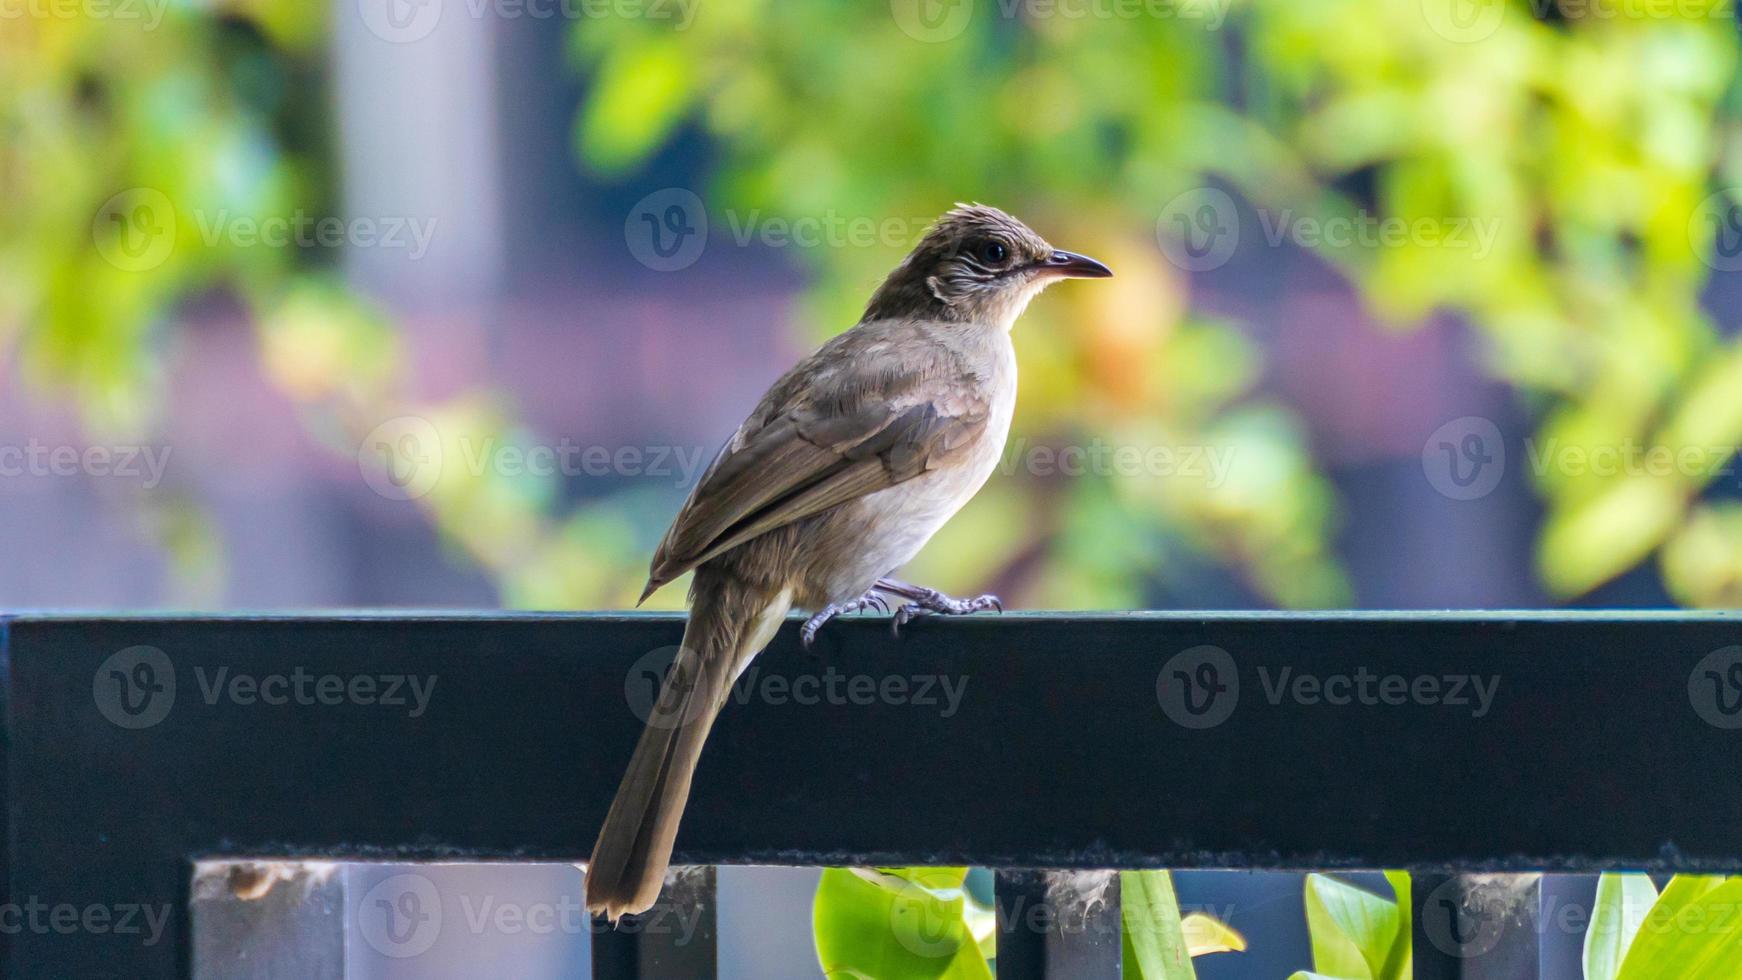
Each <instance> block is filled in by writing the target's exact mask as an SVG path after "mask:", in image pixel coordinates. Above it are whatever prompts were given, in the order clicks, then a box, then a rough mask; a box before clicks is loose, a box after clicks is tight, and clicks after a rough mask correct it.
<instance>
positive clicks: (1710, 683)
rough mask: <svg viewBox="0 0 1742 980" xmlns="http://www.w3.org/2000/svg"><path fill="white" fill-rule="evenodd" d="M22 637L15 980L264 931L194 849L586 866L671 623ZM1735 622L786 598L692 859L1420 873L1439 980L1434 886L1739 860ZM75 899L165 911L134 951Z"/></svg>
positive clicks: (601, 953)
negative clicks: (855, 609) (197, 878)
mask: <svg viewBox="0 0 1742 980" xmlns="http://www.w3.org/2000/svg"><path fill="white" fill-rule="evenodd" d="M0 628H3V630H4V632H3V639H0V647H3V653H4V664H5V671H4V677H5V686H4V698H5V700H4V719H3V722H4V735H5V741H4V751H5V755H6V774H7V778H6V784H5V793H6V807H5V813H6V821H7V836H6V852H5V861H6V869H5V871H6V873H5V876H4V880H5V887H6V892H7V894H6V895H5V896H4V898H5V906H4V908H5V909H6V910H7V911H8V912H11V913H16V914H17V915H16V916H15V918H14V919H13V921H14V922H18V923H22V925H21V927H19V928H0V938H3V939H4V940H5V941H6V943H7V949H6V961H7V963H8V965H9V967H10V969H9V974H10V975H11V976H15V977H57V978H59V977H71V976H77V977H126V978H129V980H134V978H150V977H180V976H189V975H193V974H196V973H198V974H201V975H206V974H209V973H211V970H212V969H220V968H219V967H213V966H210V965H209V964H207V963H205V962H204V961H202V960H201V955H202V953H201V951H200V950H197V949H196V948H195V947H196V943H195V942H194V938H195V936H196V933H198V934H199V935H201V936H202V937H205V936H207V935H211V936H216V937H218V938H220V939H223V940H224V942H227V943H230V944H232V945H233V944H234V943H236V942H238V941H240V940H239V939H238V936H237V933H236V930H238V929H240V930H243V931H244V932H245V931H246V930H247V929H250V928H255V929H260V930H263V931H267V930H270V929H271V928H273V927H272V925H271V923H269V922H266V921H264V920H262V921H260V922H253V923H252V924H251V920H250V919H249V917H248V916H241V917H234V916H232V917H230V918H225V917H224V916H223V915H221V914H218V913H214V914H213V915H212V917H211V918H210V919H209V921H210V922H214V923H215V922H223V923H227V924H226V925H225V926H224V928H223V929H218V930H217V931H216V932H209V931H207V930H203V929H202V930H196V928H195V927H194V924H193V923H192V919H193V916H192V915H191V914H190V912H189V908H190V902H192V901H193V900H194V899H195V898H196V896H195V895H194V890H195V888H196V885H195V882H194V874H193V869H194V863H195V862H197V861H202V860H209V859H225V858H267V859H305V860H306V859H338V860H348V859H354V860H366V861H375V860H380V861H395V862H406V861H424V860H442V861H455V860H457V861H578V860H584V859H585V857H586V855H587V853H588V852H589V851H590V849H591V845H592V842H593V841H592V838H593V834H594V833H595V831H596V829H597V827H598V824H599V821H600V819H601V817H602V816H603V814H604V812H605V808H606V806H607V804H608V802H609V800H610V798H611V794H612V792H613V790H614V789H615V787H616V782H617V778H618V776H619V774H620V768H621V766H622V765H623V762H624V760H625V759H626V758H627V757H628V754H629V750H630V748H631V746H632V744H633V742H634V740H635V737H636V735H637V733H638V731H639V728H640V725H641V720H640V719H639V718H638V717H637V712H638V710H643V709H644V707H645V705H647V704H650V703H651V698H652V691H653V688H654V686H655V685H656V684H657V681H658V678H659V676H660V672H661V671H662V670H663V667H664V665H665V663H666V662H668V661H669V658H670V652H671V649H670V645H671V644H675V643H677V642H678V639H679V637H680V634H681V621H680V620H679V619H678V618H676V617H673V616H666V615H615V614H613V615H586V614H582V615H562V616H542V615H518V616H458V615H456V616H441V615H428V616H425V615H381V616H358V617H330V616H321V617H264V618H243V617H235V618H215V619H213V618H173V617H163V618H158V617H152V618H110V617H93V618H82V617H47V616H15V617H11V618H9V619H6V620H5V621H4V622H3V626H0ZM1738 644H1742V621H1738V619H1736V618H1735V617H1732V616H1729V615H1723V614H1699V615H1681V614H1664V615H1656V614H1645V613H1639V614H1579V615H1537V614H1529V615H1513V614H1492V615H1415V614H1372V615H1367V614H1349V615H1341V614H1339V615H1304V614H1303V615H1235V614H1220V613H1207V614H1169V615H1158V614H1133V615H1118V614H1113V615H1057V614H1054V615H1014V614H1013V615H1006V616H1002V617H986V618H976V619H972V620H959V621H950V622H926V623H921V624H918V625H916V626H914V627H912V628H911V629H910V630H909V631H908V632H907V633H906V634H904V635H903V637H902V638H901V639H899V640H897V639H893V638H891V636H890V634H889V631H888V629H887V626H886V624H885V623H884V622H883V621H877V620H852V621H844V622H841V623H838V624H834V625H831V626H830V627H829V628H828V629H827V630H826V631H825V633H824V635H823V637H822V639H821V640H820V641H819V643H818V645H817V647H816V648H815V650H813V651H811V652H810V653H806V652H804V651H802V650H801V649H800V648H799V645H798V643H797V640H796V634H795V630H794V629H792V628H789V629H787V630H786V631H785V632H783V633H782V634H781V636H780V637H779V638H778V639H777V640H776V641H775V643H774V644H773V646H771V647H770V648H769V650H768V651H767V653H765V654H764V655H763V656H762V657H761V658H759V659H758V660H757V661H756V662H755V664H754V665H753V667H752V668H751V670H750V672H748V673H746V675H745V677H744V678H741V679H740V684H739V686H738V688H737V689H736V690H735V695H734V702H735V703H733V704H732V705H731V706H730V707H729V708H728V710H727V711H726V713H725V715H724V716H723V717H722V719H721V721H720V723H719V726H718V728H717V729H716V730H715V732H714V735H713V737H712V739H711V741H710V742H709V745H708V749H707V753H706V756H705V758H704V760H703V765H702V767H701V771H700V773H699V774H698V776H697V778H696V782H695V785H694V790H693V797H692V802H691V811H690V814H689V818H688V820H687V821H686V823H685V825H684V829H683V832H682V833H681V834H680V836H679V838H678V845H677V859H678V861H679V862H680V863H683V864H687V865H703V866H706V865H719V864H787V865H855V866H857V865H879V864H881V865H890V864H973V865H985V866H991V867H994V868H999V869H1006V870H1008V871H1009V872H1010V873H1008V874H1004V875H1002V876H1001V877H1000V904H1001V905H1002V906H1004V907H1005V908H1007V909H1008V908H1009V907H1010V904H1011V902H1013V901H1015V900H1017V899H1019V898H1021V897H1023V896H1027V897H1028V898H1035V897H1037V896H1044V894H1045V887H1044V884H1045V876H1043V875H1035V874H1033V873H1031V870H1030V869H1052V870H1057V871H1072V870H1077V871H1090V870H1094V869H1108V868H1148V867H1174V868H1288V869H1307V868H1317V869H1334V868H1406V869H1409V870H1410V871H1412V872H1415V873H1418V874H1419V875H1421V876H1423V877H1421V878H1419V879H1418V881H1419V882H1420V884H1419V885H1418V887H1417V888H1416V889H1415V892H1416V905H1417V910H1416V911H1417V914H1416V917H1415V922H1416V930H1417V938H1418V943H1417V956H1416V964H1417V973H1416V975H1417V976H1418V977H1441V976H1466V977H1468V976H1478V975H1487V974H1483V973H1482V972H1481V971H1482V969H1483V964H1484V963H1487V964H1493V963H1495V962H1498V958H1497V957H1494V956H1487V957H1484V956H1474V955H1471V951H1472V949H1473V947H1472V946H1471V943H1473V942H1475V941H1476V940H1478V939H1480V940H1481V941H1482V942H1484V943H1486V944H1487V946H1488V947H1493V946H1495V945H1496V943H1495V942H1494V941H1493V937H1492V936H1491V935H1485V934H1484V932H1483V930H1482V929H1481V928H1478V927H1479V926H1480V925H1481V923H1474V924H1472V923H1471V922H1467V921H1461V920H1459V919H1458V918H1457V917H1458V915H1460V914H1461V913H1460V911H1459V906H1458V903H1457V902H1455V901H1449V900H1447V896H1448V895H1455V894H1456V893H1457V888H1456V887H1455V886H1456V884H1457V882H1458V881H1459V880H1460V879H1459V878H1457V877H1447V876H1456V875H1461V874H1468V873H1471V872H1478V871H1595V870H1608V869H1629V870H1658V871H1695V870H1697V871H1714V872H1729V871H1737V870H1742V824H1739V823H1738V820H1737V815H1738V814H1742V778H1739V777H1742V646H1738ZM1428 876H1435V877H1428ZM695 882H700V883H699V884H696V883H695ZM695 882H692V887H691V890H690V892H689V893H687V896H686V897H685V898H684V899H683V900H685V901H691V902H701V903H702V904H704V905H705V904H708V903H710V902H711V877H706V876H701V877H697V878H696V879H695ZM1448 882H1449V883H1450V885H1449V886H1448V885H1447V883H1448ZM245 884H246V883H244V886H245ZM1420 885H1429V887H1421V886H1420ZM234 890H235V891H236V892H237V893H246V892H247V891H248V889H247V888H246V887H243V886H239V887H237V888H236V889H234ZM31 907H38V908H47V909H49V910H50V911H49V912H47V913H44V914H45V915H46V916H47V918H45V919H44V920H43V924H41V925H39V926H33V925H31V924H30V920H29V918H28V915H26V914H25V912H26V910H28V909H29V908H31ZM59 907H66V908H72V909H75V910H82V909H93V908H95V909H101V910H104V911H103V913H102V914H103V916H105V917H107V919H118V918H119V916H120V915H121V914H122V910H126V909H136V910H138V911H137V912H136V913H135V914H136V915H137V914H143V912H145V911H149V910H162V914H163V916H165V919H164V922H163V927H162V930H161V934H160V935H159V936H158V937H157V939H156V940H155V941H147V940H148V939H149V935H148V934H147V933H145V932H144V931H140V930H134V931H126V930H123V929H121V928H119V923H118V922H116V921H105V922H104V923H95V922H92V921H89V920H88V919H81V920H80V921H76V922H72V923H71V924H70V927H67V928H61V927H59V926H57V925H56V924H55V922H54V921H53V914H54V913H53V911H52V910H53V909H55V908H59ZM262 907H264V906H262ZM710 915H711V913H710ZM1436 916H1437V917H1438V918H1437V919H1436ZM1448 917H1450V918H1448ZM277 918H278V919H281V920H282V919H287V918H289V919H294V918H295V917H294V916H289V917H287V916H282V915H281V916H278V917H277ZM1115 919H1116V917H1115ZM144 921H145V920H143V919H141V920H139V924H142V923H143V922H144ZM324 921H325V920H324V919H316V920H309V921H303V922H301V924H300V925H297V926H296V928H299V929H303V930H304V932H301V933H296V935H299V936H303V937H304V938H303V940H302V942H303V945H305V946H306V945H308V944H310V943H313V944H317V945H318V943H319V942H322V941H326V940H322V939H320V937H321V936H323V935H326V936H328V937H329V939H331V936H332V934H331V933H330V932H329V933H323V932H321V926H320V923H321V922H324ZM311 922H312V924H311ZM63 924H65V923H63ZM6 925H7V922H6V920H5V919H4V918H0V927H4V926H6ZM214 928H215V927H214ZM1006 929H1007V931H1006V934H1005V937H1004V942H1003V943H1002V944H1001V955H1000V957H999V960H1000V962H999V967H1000V972H1001V975H1003V976H1015V977H1034V976H1041V975H1044V974H1045V972H1046V971H1047V969H1048V967H1047V964H1048V963H1051V964H1052V967H1051V969H1052V975H1054V976H1058V975H1067V976H1083V977H1088V976H1095V975H1117V969H1118V967H1117V956H1115V955H1108V954H1107V951H1106V945H1105V943H1104V942H1103V943H1101V944H1100V945H1099V946H1094V945H1093V944H1092V943H1085V942H1084V941H1083V940H1081V939H1079V938H1076V937H1080V936H1085V935H1086V936H1089V937H1091V939H1093V938H1094V937H1095V936H1096V935H1097V932H1096V931H1095V930H1086V931H1082V932H1079V933H1076V934H1072V933H1070V932H1069V931H1068V930H1061V931H1059V932H1057V933H1056V934H1047V935H1031V934H1024V933H1023V931H1022V927H1021V926H1020V925H1011V924H1007V926H1006ZM226 930H228V931H226ZM309 930H312V931H309ZM712 936H713V929H712V926H711V918H710V919H709V924H708V927H707V928H705V929H701V930H699V931H698V932H696V933H695V937H699V939H698V938H695V937H692V941H695V942H701V943H704V944H711V943H712ZM1447 937H1450V938H1447ZM242 938H244V939H245V938H246V936H245V935H244V936H243V937H242ZM342 938H343V937H342V935H341V936H339V938H338V939H332V940H331V941H341V942H342ZM202 941H204V940H203V939H202ZM214 941H215V940H214ZM658 945H659V943H658V940H657V939H656V938H654V937H650V936H647V935H645V934H643V935H639V936H625V935H622V934H618V935H613V936H610V937H607V938H605V939H603V940H602V941H599V942H596V943H595V951H596V965H597V967H598V969H599V975H601V976H637V975H639V976H662V975H675V976H690V975H694V974H693V973H689V974H686V973H684V972H682V971H694V970H697V969H704V967H701V966H697V964H709V963H712V961H713V954H712V949H711V945H709V947H708V948H705V949H691V950H684V951H673V950H669V949H666V950H661V949H659V948H657V947H658ZM1499 945H1501V946H1502V948H1505V946H1506V944H1504V943H1501V944H1499ZM1116 946H1117V944H1116V943H1115V944H1113V948H1114V949H1115V950H1116ZM306 952H309V951H308V950H305V953H306ZM316 952H319V951H316ZM311 955H312V954H311ZM323 962H324V961H323ZM662 962H663V963H667V964H668V965H669V964H673V963H676V964H682V965H679V966H666V967H662V966H661V965H660V964H661V963H662ZM1061 964H1075V965H1071V966H1068V967H1067V966H1065V965H1061ZM707 969H711V968H707ZM662 970H663V971H666V972H662ZM672 970H676V971H679V972H676V973H673V972H670V971H672ZM1107 970H1111V971H1112V972H1111V973H1107V972H1106V971H1107ZM212 975H223V974H222V973H221V972H220V973H217V974H212Z"/></svg>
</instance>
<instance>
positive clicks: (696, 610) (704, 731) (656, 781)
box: [586, 569, 790, 921]
mask: <svg viewBox="0 0 1742 980" xmlns="http://www.w3.org/2000/svg"><path fill="white" fill-rule="evenodd" d="M789 604H790V603H789V601H788V599H787V597H786V596H785V595H784V594H783V595H780V596H777V597H774V598H773V599H769V598H767V597H765V596H755V595H751V594H749V593H748V592H746V591H745V590H744V589H742V588H741V587H739V586H737V585H735V584H734V583H732V582H730V581H724V580H719V579H715V578H713V577H712V576H709V575H707V574H706V570H705V569H704V570H702V571H699V572H698V578H697V582H696V587H695V589H694V592H693V603H692V605H691V609H690V618H689V623H688V625H687V626H686V627H685V628H684V638H683V646H682V648H681V649H680V650H679V651H678V655H677V659H676V660H675V661H674V662H673V664H672V669H671V670H670V671H669V672H668V673H667V674H666V677H665V681H664V683H663V685H662V686H661V688H660V692H659V700H658V702H657V703H656V705H655V706H654V709H653V714H652V716H651V717H650V718H649V720H648V724H647V727H646V729H644V730H643V731H642V733H641V740H640V741H639V742H638V743H637V744H636V746H635V754H634V755H633V756H632V757H631V758H630V760H629V769H628V771H626V772H625V773H624V774H623V782H622V783H621V784H620V785H619V786H618V789H617V797H616V799H614V800H612V801H611V809H610V812H608V813H607V814H606V816H605V825H604V827H603V828H602V829H600V831H599V840H598V843H596V844H594V845H593V857H592V860H591V861H589V862H588V864H587V879H586V888H587V910H588V911H589V912H592V913H595V914H598V913H603V914H604V915H605V916H606V917H607V918H609V919H611V920H612V921H616V920H617V918H618V917H620V916H623V915H630V914H634V913H637V912H643V911H646V910H647V909H649V908H651V907H652V906H653V904H654V902H656V901H657V900H658V899H659V890H660V886H661V885H662V884H663V883H664V881H665V872H666V867H667V865H669V864H670V862H671V850H672V843H673V841H674V840H675V839H676V838H677V828H678V822H679V820H680V819H681V818H682V816H683V809H684V804H685V803H686V802H688V800H689V793H690V778H691V777H692V776H693V775H694V773H695V768H696V762H697V760H699V759H700V758H701V754H702V744H703V743H704V742H705V741H706V740H707V737H708V732H709V730H710V729H712V728H713V725H714V719H715V718H716V717H718V715H719V713H720V709H721V708H722V707H724V705H725V703H726V696H727V693H728V691H729V689H730V687H731V684H732V682H733V681H734V680H736V679H737V677H738V674H739V672H740V671H741V670H742V669H743V667H744V665H745V664H747V663H748V662H749V660H750V658H751V657H754V656H755V655H756V654H757V653H758V652H760V651H761V649H762V647H763V646H764V645H766V644H767V642H768V640H769V639H771V638H772V636H773V633H774V631H775V629H777V628H778V627H779V625H780V620H781V619H782V618H783V617H784V616H785V615H786V611H787V607H788V605H789Z"/></svg>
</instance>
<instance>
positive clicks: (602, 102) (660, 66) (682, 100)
mask: <svg viewBox="0 0 1742 980" xmlns="http://www.w3.org/2000/svg"><path fill="white" fill-rule="evenodd" d="M694 65H695V57H694V55H693V54H691V53H690V52H689V51H687V50H685V49H684V48H683V47H682V46H681V45H680V44H678V43H677V42H676V41H674V40H672V39H671V38H668V37H657V36H656V37H644V38H640V39H638V40H637V41H636V42H634V43H625V44H624V45H622V46H621V47H620V48H617V49H614V50H613V51H612V52H611V53H610V54H609V55H607V56H606V58H605V60H604V62H603V63H602V64H601V65H600V66H599V74H598V77H597V79H596V81H595V85H596V86H597V90H596V93H595V95H594V96H593V98H592V99H591V100H589V101H588V103H587V107H586V110H585V111H584V113H583V114H582V117H581V123H580V131H579V139H580V148H581V152H582V154H583V155H584V156H585V157H586V159H587V160H588V161H589V162H591V163H592V164H593V165H594V166H595V167H598V168H599V169H600V170H602V171H604V172H606V173H621V172H623V171H626V170H628V169H629V168H630V167H632V166H634V165H635V164H637V163H640V162H641V161H642V160H644V159H646V157H647V155H648V154H650V153H652V152H653V151H654V150H655V149H657V148H658V146H659V145H660V144H661V143H662V142H664V141H665V138H666V137H667V136H669V135H671V131H672V130H673V129H674V128H675V127H676V126H677V124H678V122H679V121H680V120H682V119H683V117H684V114H685V113H687V112H688V111H689V109H690V106H691V104H692V102H693V101H694V99H695V95H696V84H697V82H696V77H695V69H694Z"/></svg>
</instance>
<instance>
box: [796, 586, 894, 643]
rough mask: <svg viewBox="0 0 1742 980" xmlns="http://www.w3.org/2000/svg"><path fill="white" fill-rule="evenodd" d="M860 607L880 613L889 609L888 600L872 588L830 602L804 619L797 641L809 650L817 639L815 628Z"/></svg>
mask: <svg viewBox="0 0 1742 980" xmlns="http://www.w3.org/2000/svg"><path fill="white" fill-rule="evenodd" d="M862 609H875V610H877V611H878V612H880V613H886V612H888V611H889V600H888V599H885V598H883V597H882V596H881V595H879V594H878V593H877V591H876V590H875V589H873V590H872V591H870V592H867V593H865V594H864V595H862V596H860V597H859V598H857V599H850V600H848V601H846V602H831V603H829V604H828V605H827V606H824V607H823V608H822V609H821V610H820V611H818V613H817V614H816V615H815V616H812V617H811V618H810V619H808V620H806V621H805V624H804V626H803V628H801V629H800V630H799V631H798V639H799V642H800V643H802V644H804V648H805V649H806V650H809V649H810V648H811V644H812V643H815V642H816V640H817V630H820V629H822V628H823V624H824V623H826V622H828V621H829V620H831V619H834V618H835V617H836V616H844V615H846V614H847V613H854V612H858V611H860V610H862Z"/></svg>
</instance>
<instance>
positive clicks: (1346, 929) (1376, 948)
mask: <svg viewBox="0 0 1742 980" xmlns="http://www.w3.org/2000/svg"><path fill="white" fill-rule="evenodd" d="M1306 913H1307V932H1308V933H1309V934H1310V935H1311V936H1312V944H1313V969H1314V970H1317V971H1318V972H1320V973H1324V974H1329V975H1331V976H1337V977H1348V978H1351V980H1377V978H1383V977H1384V970H1385V964H1386V960H1387V958H1388V957H1389V956H1390V954H1391V945H1392V943H1393V942H1395V941H1396V939H1397V933H1398V914H1397V905H1396V904H1395V903H1392V902H1388V901H1386V900H1385V899H1383V898H1380V897H1379V896H1378V895H1375V894H1373V893H1372V892H1368V891H1364V890H1362V889H1360V888H1356V887H1355V886H1353V885H1347V884H1344V883H1343V882H1341V881H1338V880H1337V879H1335V878H1331V877H1329V876H1327V875H1320V874H1311V875H1307V879H1306Z"/></svg>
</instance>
